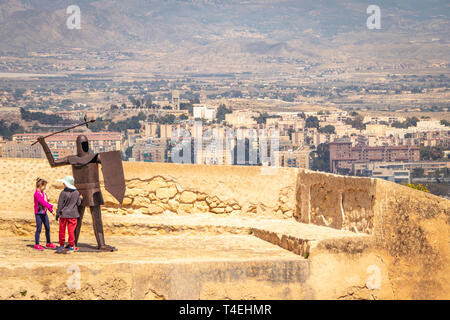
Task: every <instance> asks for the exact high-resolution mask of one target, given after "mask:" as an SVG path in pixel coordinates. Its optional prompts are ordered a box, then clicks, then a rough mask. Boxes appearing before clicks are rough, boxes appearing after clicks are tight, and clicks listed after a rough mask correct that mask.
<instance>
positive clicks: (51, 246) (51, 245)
mask: <svg viewBox="0 0 450 320" xmlns="http://www.w3.org/2000/svg"><path fill="white" fill-rule="evenodd" d="M46 247H47V248H50V249H56V246H55V245H54V244H53V243H51V242H50V243H47V245H46Z"/></svg>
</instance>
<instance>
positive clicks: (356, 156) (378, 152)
mask: <svg viewBox="0 0 450 320" xmlns="http://www.w3.org/2000/svg"><path fill="white" fill-rule="evenodd" d="M419 160H420V152H419V147H417V146H392V145H389V146H367V145H357V146H352V143H351V142H350V141H348V140H337V141H336V140H335V141H334V142H332V143H330V169H331V171H332V172H334V173H336V172H338V169H347V170H352V164H353V163H354V162H396V161H399V162H416V161H419Z"/></svg>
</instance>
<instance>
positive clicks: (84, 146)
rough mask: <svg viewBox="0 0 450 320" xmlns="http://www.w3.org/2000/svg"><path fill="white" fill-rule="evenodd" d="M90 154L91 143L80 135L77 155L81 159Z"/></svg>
mask: <svg viewBox="0 0 450 320" xmlns="http://www.w3.org/2000/svg"><path fill="white" fill-rule="evenodd" d="M88 154H89V141H88V138H87V137H86V136H85V135H79V136H78V137H77V155H78V156H79V157H82V156H86V155H88Z"/></svg>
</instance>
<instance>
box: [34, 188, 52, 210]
mask: <svg viewBox="0 0 450 320" xmlns="http://www.w3.org/2000/svg"><path fill="white" fill-rule="evenodd" d="M39 207H41V208H43V209H44V214H45V213H47V209H48V210H50V212H53V205H52V204H50V203H49V202H48V197H47V195H46V194H45V192H42V193H41V192H40V191H39V190H38V189H36V191H35V192H34V213H35V214H37V213H38V212H39V209H40V208H39Z"/></svg>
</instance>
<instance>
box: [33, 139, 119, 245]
mask: <svg viewBox="0 0 450 320" xmlns="http://www.w3.org/2000/svg"><path fill="white" fill-rule="evenodd" d="M38 142H39V143H40V144H41V146H42V148H43V149H44V152H45V155H46V157H47V159H48V162H49V163H50V166H51V167H59V166H64V165H71V166H72V172H73V177H74V179H75V186H76V187H77V189H78V191H79V192H80V194H81V195H82V197H83V201H82V202H81V206H80V208H79V211H80V217H79V218H78V224H77V227H76V229H75V244H77V243H78V238H79V236H80V230H81V223H82V221H83V215H84V210H85V208H86V207H89V208H90V211H91V215H92V223H93V226H94V234H95V238H96V239H97V244H98V249H99V250H101V251H114V250H116V249H115V248H114V247H112V246H108V245H106V244H105V237H104V233H103V223H102V216H101V207H100V206H101V205H102V204H104V202H103V196H102V193H101V190H100V180H99V172H98V164H99V163H101V165H102V173H103V180H104V183H105V189H106V190H107V191H108V192H109V193H111V194H112V195H113V196H114V198H116V199H117V201H119V202H120V203H122V200H123V197H124V195H125V178H124V174H123V167H122V158H121V155H120V152H119V151H110V152H101V153H95V154H93V153H89V141H88V139H87V137H86V136H85V135H79V136H78V137H77V141H76V145H77V155H72V156H68V157H65V158H62V159H58V160H55V159H54V158H53V155H52V153H51V151H50V148H49V147H48V145H47V143H46V142H45V139H44V137H39V138H38Z"/></svg>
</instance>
